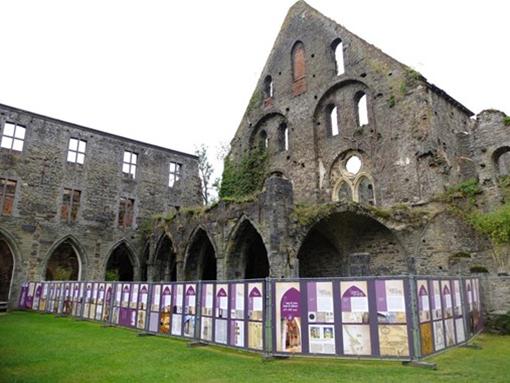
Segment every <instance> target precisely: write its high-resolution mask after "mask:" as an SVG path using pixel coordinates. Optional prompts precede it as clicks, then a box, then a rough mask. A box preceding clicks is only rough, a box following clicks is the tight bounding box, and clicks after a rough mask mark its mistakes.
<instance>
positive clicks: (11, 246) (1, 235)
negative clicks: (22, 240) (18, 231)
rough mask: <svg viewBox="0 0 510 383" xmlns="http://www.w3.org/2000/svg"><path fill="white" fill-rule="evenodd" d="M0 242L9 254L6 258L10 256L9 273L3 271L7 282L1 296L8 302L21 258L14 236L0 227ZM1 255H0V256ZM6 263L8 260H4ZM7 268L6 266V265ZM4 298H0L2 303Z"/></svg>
mask: <svg viewBox="0 0 510 383" xmlns="http://www.w3.org/2000/svg"><path fill="white" fill-rule="evenodd" d="M0 242H4V243H5V245H6V247H7V249H8V251H9V254H8V255H7V254H6V256H10V261H11V265H10V266H11V268H12V270H11V271H10V272H9V270H5V271H6V272H7V275H6V277H8V278H9V280H8V281H5V289H6V290H7V291H6V292H3V295H4V296H5V299H6V300H7V301H9V300H10V299H11V295H12V292H13V290H16V286H15V288H14V289H13V283H14V276H15V275H16V273H17V272H18V270H17V268H18V267H19V265H20V264H21V258H20V254H21V253H20V251H19V248H18V244H17V242H16V240H15V238H14V236H13V235H12V234H11V233H10V232H9V231H8V230H5V229H3V228H2V227H0ZM1 255H2V254H0V256H1ZM6 261H7V263H9V259H7V260H6ZM7 266H8V265H7ZM3 300H4V297H2V296H0V301H3Z"/></svg>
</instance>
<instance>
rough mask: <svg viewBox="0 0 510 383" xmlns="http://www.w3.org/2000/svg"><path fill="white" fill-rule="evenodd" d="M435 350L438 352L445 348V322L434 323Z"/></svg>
mask: <svg viewBox="0 0 510 383" xmlns="http://www.w3.org/2000/svg"><path fill="white" fill-rule="evenodd" d="M433 323H434V348H435V350H436V351H438V350H442V349H443V348H445V339H444V331H443V321H441V320H438V321H434V322H433Z"/></svg>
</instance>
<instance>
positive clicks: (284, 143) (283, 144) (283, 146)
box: [278, 122, 289, 151]
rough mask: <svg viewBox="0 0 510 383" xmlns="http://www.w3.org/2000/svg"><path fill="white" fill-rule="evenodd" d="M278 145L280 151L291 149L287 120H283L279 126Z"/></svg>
mask: <svg viewBox="0 0 510 383" xmlns="http://www.w3.org/2000/svg"><path fill="white" fill-rule="evenodd" d="M278 146H279V149H280V151H286V150H289V129H288V128H287V124H286V123H285V122H282V123H281V124H280V126H279V128H278Z"/></svg>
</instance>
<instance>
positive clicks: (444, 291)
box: [441, 281, 453, 318]
mask: <svg viewBox="0 0 510 383" xmlns="http://www.w3.org/2000/svg"><path fill="white" fill-rule="evenodd" d="M441 295H442V298H443V300H442V303H443V309H444V315H445V318H451V317H453V301H452V293H451V286H450V281H441Z"/></svg>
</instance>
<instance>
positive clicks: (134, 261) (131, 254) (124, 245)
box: [103, 238, 140, 280]
mask: <svg viewBox="0 0 510 383" xmlns="http://www.w3.org/2000/svg"><path fill="white" fill-rule="evenodd" d="M124 249H125V255H126V256H127V257H128V261H129V263H130V265H131V270H132V272H131V275H132V277H131V278H130V279H131V280H133V279H134V278H135V276H136V273H137V271H138V270H140V262H139V260H138V257H137V256H136V252H135V251H134V249H133V248H132V246H131V245H130V244H129V242H128V241H127V240H126V239H124V238H123V239H121V240H119V241H117V242H116V243H115V244H114V245H113V246H112V247H111V248H110V250H109V251H108V253H107V256H106V258H105V261H104V264H103V275H105V279H106V272H107V270H108V267H109V263H110V259H111V258H112V256H115V254H116V252H117V251H121V250H124ZM119 257H122V254H120V255H119ZM111 266H112V267H113V265H111ZM123 267H126V266H125V265H123ZM126 269H127V267H126ZM126 272H127V274H128V275H129V274H130V273H129V272H128V271H127V270H126ZM120 277H122V276H120ZM121 280H122V279H121Z"/></svg>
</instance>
